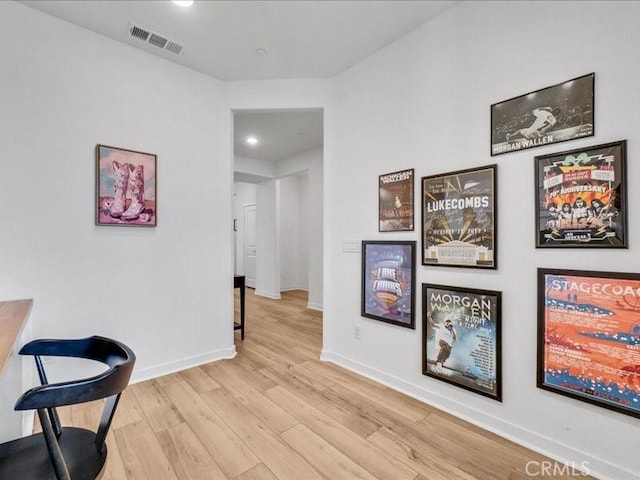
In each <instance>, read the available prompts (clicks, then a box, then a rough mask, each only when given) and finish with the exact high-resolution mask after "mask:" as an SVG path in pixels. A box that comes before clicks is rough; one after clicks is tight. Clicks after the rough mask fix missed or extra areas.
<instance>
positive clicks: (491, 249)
mask: <svg viewBox="0 0 640 480" xmlns="http://www.w3.org/2000/svg"><path fill="white" fill-rule="evenodd" d="M497 169H498V166H497V165H495V164H494V165H486V166H483V167H476V168H469V169H466V170H458V171H455V172H449V173H442V174H438V175H431V176H427V177H422V181H421V183H422V190H421V192H422V193H421V198H422V265H431V266H441V267H462V268H482V269H494V270H495V269H496V268H498V256H497V250H498V249H497V247H498V245H497V243H498V242H497V238H498V235H497V223H496V215H497V179H498V178H497Z"/></svg>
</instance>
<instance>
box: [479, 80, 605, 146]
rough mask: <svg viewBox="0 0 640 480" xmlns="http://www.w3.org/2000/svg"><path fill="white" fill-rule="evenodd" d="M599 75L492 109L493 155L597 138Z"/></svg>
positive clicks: (523, 96)
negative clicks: (597, 78) (595, 108)
mask: <svg viewBox="0 0 640 480" xmlns="http://www.w3.org/2000/svg"><path fill="white" fill-rule="evenodd" d="M594 80H595V73H590V74H588V75H584V76H582V77H578V78H574V79H572V80H567V81H566V82H563V83H560V84H558V85H553V86H551V87H546V88H542V89H540V90H536V91H535V92H531V93H527V94H525V95H520V96H518V97H514V98H511V99H509V100H504V101H502V102H498V103H494V104H493V105H491V155H492V156H493V155H500V154H503V153H509V152H515V151H517V150H524V149H527V148H533V147H538V146H540V145H550V144H553V143H559V142H565V141H567V140H573V139H576V138H583V137H591V136H593V135H594V115H593V103H594V101H593V99H594Z"/></svg>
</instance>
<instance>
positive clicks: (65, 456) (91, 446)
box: [0, 336, 136, 480]
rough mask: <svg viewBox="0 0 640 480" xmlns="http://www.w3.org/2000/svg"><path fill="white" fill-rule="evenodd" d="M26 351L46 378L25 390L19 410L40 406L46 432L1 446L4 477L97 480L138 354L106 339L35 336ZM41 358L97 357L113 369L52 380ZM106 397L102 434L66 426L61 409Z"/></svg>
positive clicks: (4, 479)
mask: <svg viewBox="0 0 640 480" xmlns="http://www.w3.org/2000/svg"><path fill="white" fill-rule="evenodd" d="M20 354H21V355H33V356H34V357H35V361H36V367H37V369H38V375H39V377H40V383H41V384H42V385H41V386H39V387H34V388H32V389H31V390H29V391H27V392H25V393H24V394H23V395H22V396H21V397H20V398H19V399H18V401H17V402H16V406H15V409H16V410H37V411H38V417H39V419H40V424H41V425H42V433H38V434H34V435H30V436H28V437H23V438H19V439H17V440H12V441H9V442H6V443H3V444H0V479H2V480H36V479H37V480H94V479H96V478H97V477H98V476H99V475H100V473H101V471H102V469H103V467H104V464H105V461H106V459H107V446H106V445H105V438H106V436H107V432H108V431H109V427H110V426H111V420H112V419H113V415H114V413H115V411H116V407H117V406H118V401H119V400H120V395H121V393H122V391H123V390H124V389H125V388H126V387H127V385H128V384H129V377H130V376H131V371H132V370H133V365H134V364H135V361H136V356H135V354H134V353H133V352H132V351H131V349H129V347H127V346H126V345H123V344H122V343H120V342H117V341H115V340H111V339H109V338H104V337H95V336H94V337H89V338H84V339H81V340H35V341H33V342H30V343H28V344H26V345H25V346H24V347H23V348H22V349H21V350H20ZM41 356H54V357H76V358H85V359H89V360H95V361H98V362H102V363H105V364H106V365H108V367H109V368H108V369H107V370H106V371H105V372H103V373H101V374H100V375H96V376H95V377H90V378H83V379H80V380H74V381H69V382H61V383H51V384H50V383H48V381H47V376H46V374H45V371H44V367H43V366H42V360H41V359H40V357H41ZM101 398H106V401H105V407H104V412H103V413H102V419H101V420H100V425H99V427H98V428H97V431H96V432H93V431H91V430H86V429H84V428H75V427H62V426H61V425H60V420H59V418H58V414H57V412H56V407H61V406H64V405H74V404H78V403H85V402H91V401H93V400H98V399H101Z"/></svg>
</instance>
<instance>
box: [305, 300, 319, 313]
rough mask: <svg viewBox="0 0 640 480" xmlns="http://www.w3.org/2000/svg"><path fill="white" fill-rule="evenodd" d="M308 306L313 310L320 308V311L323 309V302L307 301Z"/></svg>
mask: <svg viewBox="0 0 640 480" xmlns="http://www.w3.org/2000/svg"><path fill="white" fill-rule="evenodd" d="M307 308H309V309H311V310H318V311H319V312H321V311H322V304H321V303H311V302H309V303H307Z"/></svg>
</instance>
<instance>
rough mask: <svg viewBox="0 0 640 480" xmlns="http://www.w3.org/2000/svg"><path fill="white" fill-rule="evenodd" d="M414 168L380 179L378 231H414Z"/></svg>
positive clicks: (389, 174) (382, 176)
mask: <svg viewBox="0 0 640 480" xmlns="http://www.w3.org/2000/svg"><path fill="white" fill-rule="evenodd" d="M413 177H414V175H413V168H412V169H410V170H402V171H400V172H393V173H387V174H385V175H380V176H379V177H378V192H379V200H378V231H379V232H404V231H413V229H414V226H413V217H414V215H413V183H414V182H413Z"/></svg>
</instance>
